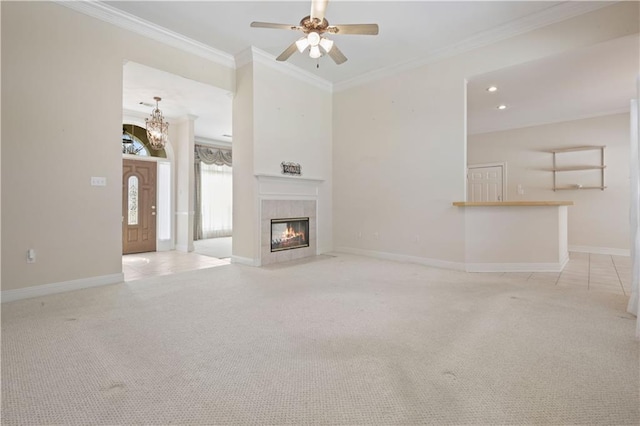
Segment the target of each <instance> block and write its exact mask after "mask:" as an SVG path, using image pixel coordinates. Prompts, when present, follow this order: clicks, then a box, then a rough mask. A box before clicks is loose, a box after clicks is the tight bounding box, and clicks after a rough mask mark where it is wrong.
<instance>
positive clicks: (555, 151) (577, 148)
mask: <svg viewBox="0 0 640 426" xmlns="http://www.w3.org/2000/svg"><path fill="white" fill-rule="evenodd" d="M605 148H606V146H604V145H589V146H574V147H567V148H557V149H552V150H550V151H549V152H550V153H552V154H553V168H552V169H551V171H552V172H553V190H554V191H561V190H577V189H600V190H601V191H604V190H605V188H606V186H605V184H604V169H605V168H606V167H607V166H606V165H605V164H604V149H605ZM577 151H600V164H582V165H575V166H561V167H558V165H557V162H556V160H557V159H556V155H557V154H566V153H570V152H577ZM580 170H599V171H600V179H599V180H600V185H586V186H583V185H581V184H577V183H576V184H573V185H562V186H558V184H557V174H558V173H559V172H574V171H580Z"/></svg>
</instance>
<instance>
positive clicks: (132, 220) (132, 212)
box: [127, 176, 138, 225]
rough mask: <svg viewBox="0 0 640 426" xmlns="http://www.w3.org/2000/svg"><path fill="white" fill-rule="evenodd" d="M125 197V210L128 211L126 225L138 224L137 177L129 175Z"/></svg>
mask: <svg viewBox="0 0 640 426" xmlns="http://www.w3.org/2000/svg"><path fill="white" fill-rule="evenodd" d="M127 199H128V200H129V201H128V207H127V210H128V212H129V215H128V218H127V224H128V225H137V224H138V177H137V176H130V177H129V182H128V184H127Z"/></svg>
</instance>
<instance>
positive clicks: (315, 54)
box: [309, 45, 322, 59]
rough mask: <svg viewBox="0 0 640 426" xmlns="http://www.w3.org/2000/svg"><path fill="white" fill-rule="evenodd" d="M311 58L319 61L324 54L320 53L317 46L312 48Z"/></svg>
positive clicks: (310, 51) (310, 50)
mask: <svg viewBox="0 0 640 426" xmlns="http://www.w3.org/2000/svg"><path fill="white" fill-rule="evenodd" d="M309 56H310V57H312V58H313V59H317V58H319V57H320V56H322V52H320V48H319V47H318V46H317V45H316V46H311V48H310V49H309Z"/></svg>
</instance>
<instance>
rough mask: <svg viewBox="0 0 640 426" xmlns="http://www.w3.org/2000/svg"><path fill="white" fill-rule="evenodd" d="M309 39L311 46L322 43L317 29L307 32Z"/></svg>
mask: <svg viewBox="0 0 640 426" xmlns="http://www.w3.org/2000/svg"><path fill="white" fill-rule="evenodd" d="M307 41H308V42H309V44H310V45H311V47H315V46H318V43H320V34H318V33H317V32H315V31H311V32H310V33H309V34H307Z"/></svg>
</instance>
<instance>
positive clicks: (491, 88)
mask: <svg viewBox="0 0 640 426" xmlns="http://www.w3.org/2000/svg"><path fill="white" fill-rule="evenodd" d="M497 90H498V88H497V87H496V86H489V87H487V92H496V91H497Z"/></svg>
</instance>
